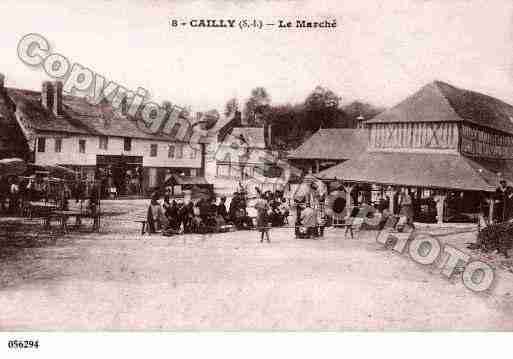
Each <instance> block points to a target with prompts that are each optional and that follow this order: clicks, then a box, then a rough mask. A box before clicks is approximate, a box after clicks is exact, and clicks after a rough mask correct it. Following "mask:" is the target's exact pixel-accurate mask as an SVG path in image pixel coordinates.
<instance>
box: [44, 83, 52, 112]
mask: <svg viewBox="0 0 513 359" xmlns="http://www.w3.org/2000/svg"><path fill="white" fill-rule="evenodd" d="M41 104H42V105H43V106H44V107H45V108H46V109H47V110H49V111H53V85H52V83H51V82H50V81H45V82H43V88H42V89H41Z"/></svg>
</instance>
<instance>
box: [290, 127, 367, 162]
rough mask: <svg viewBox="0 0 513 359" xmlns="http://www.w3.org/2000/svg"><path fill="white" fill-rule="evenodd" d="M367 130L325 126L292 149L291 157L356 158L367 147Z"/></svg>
mask: <svg viewBox="0 0 513 359" xmlns="http://www.w3.org/2000/svg"><path fill="white" fill-rule="evenodd" d="M367 136H368V134H367V131H366V130H359V129H349V128H323V129H320V130H319V131H317V132H316V133H314V134H313V135H312V136H311V137H310V138H309V139H307V140H306V141H305V142H304V143H303V144H302V145H301V146H299V147H298V148H297V149H295V150H294V151H292V152H291V153H290V154H289V155H288V158H289V159H325V160H344V159H350V158H355V157H357V156H359V155H360V154H361V153H362V152H364V151H365V149H366V147H367Z"/></svg>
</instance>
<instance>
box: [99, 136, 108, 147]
mask: <svg viewBox="0 0 513 359" xmlns="http://www.w3.org/2000/svg"><path fill="white" fill-rule="evenodd" d="M108 147H109V138H108V137H107V136H101V137H100V149H101V150H106V149H108Z"/></svg>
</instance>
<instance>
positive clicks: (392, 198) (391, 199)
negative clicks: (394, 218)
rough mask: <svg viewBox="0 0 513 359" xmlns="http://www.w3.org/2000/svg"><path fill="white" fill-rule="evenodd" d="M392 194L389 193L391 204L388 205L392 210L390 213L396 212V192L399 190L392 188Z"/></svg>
mask: <svg viewBox="0 0 513 359" xmlns="http://www.w3.org/2000/svg"><path fill="white" fill-rule="evenodd" d="M389 193H390V195H389V198H390V202H389V205H388V209H389V210H390V214H392V215H393V214H394V210H395V208H394V201H395V194H396V193H397V190H396V189H395V188H393V187H392V188H391V189H390V191H389Z"/></svg>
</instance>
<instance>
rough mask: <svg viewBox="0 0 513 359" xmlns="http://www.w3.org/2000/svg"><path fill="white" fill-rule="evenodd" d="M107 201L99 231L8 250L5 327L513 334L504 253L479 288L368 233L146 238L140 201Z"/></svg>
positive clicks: (1, 314) (453, 238) (464, 233)
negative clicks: (491, 280)
mask: <svg viewBox="0 0 513 359" xmlns="http://www.w3.org/2000/svg"><path fill="white" fill-rule="evenodd" d="M104 209H105V210H108V211H110V212H112V213H113V215H111V216H109V217H107V218H105V219H104V220H103V224H102V225H103V226H102V232H101V233H100V234H93V233H88V232H86V231H84V232H80V233H76V232H74V233H72V234H68V235H65V236H63V237H59V238H58V239H57V241H56V242H55V243H51V242H45V243H42V244H40V245H37V246H27V247H24V248H19V247H16V248H8V247H7V246H3V247H1V248H2V251H3V252H2V253H3V254H2V256H1V257H0V259H1V263H0V269H1V272H0V329H1V330H18V329H23V330H28V329H30V330H99V329H102V330H131V329H133V330H159V329H166V330H189V329H202V330H216V329H217V330H240V329H244V330H249V329H253V330H285V329H286V330H306V329H308V330H321V329H323V330H406V329H408V330H485V329H486V330H513V304H512V302H513V280H512V279H513V274H512V273H510V272H508V271H507V270H506V268H502V267H501V263H502V262H501V259H500V258H490V260H491V261H492V262H493V264H494V266H496V267H497V271H496V273H497V279H496V285H495V286H494V287H493V288H492V289H491V290H490V291H488V292H486V293H482V294H476V293H474V292H471V291H470V290H468V289H466V288H465V287H464V286H463V284H462V283H461V280H460V278H457V277H456V278H453V279H451V280H447V279H445V278H444V277H442V276H441V275H440V274H439V270H437V269H436V268H433V267H423V266H421V265H419V264H416V263H414V262H413V261H412V260H411V259H410V258H408V257H407V256H404V255H403V256H401V255H399V254H397V253H394V252H392V251H389V250H386V249H384V248H383V247H382V246H381V245H380V244H378V243H376V241H375V239H374V238H375V233H374V234H373V233H371V232H367V233H365V232H362V233H360V236H359V239H357V240H356V239H355V240H344V238H343V231H342V230H339V229H328V230H327V232H326V236H325V238H324V239H322V240H307V239H295V238H294V236H293V230H292V229H290V228H279V229H273V230H272V231H271V243H259V242H258V240H257V233H256V232H253V231H242V232H231V233H224V234H212V235H181V236H175V237H162V236H160V235H151V236H148V235H145V236H141V235H140V234H139V231H140V228H139V226H140V225H139V224H138V223H135V222H134V219H135V218H137V217H143V216H144V213H145V209H146V203H145V202H141V201H135V200H134V201H106V202H104ZM429 231H431V232H432V233H434V234H439V235H441V236H440V240H442V241H444V242H447V243H451V244H453V245H458V246H460V247H461V248H464V247H465V246H464V244H465V243H466V242H471V241H473V240H474V239H475V231H474V229H473V228H468V226H467V227H466V228H451V227H449V228H441V229H440V228H434V229H429ZM473 255H476V254H475V253H473Z"/></svg>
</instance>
